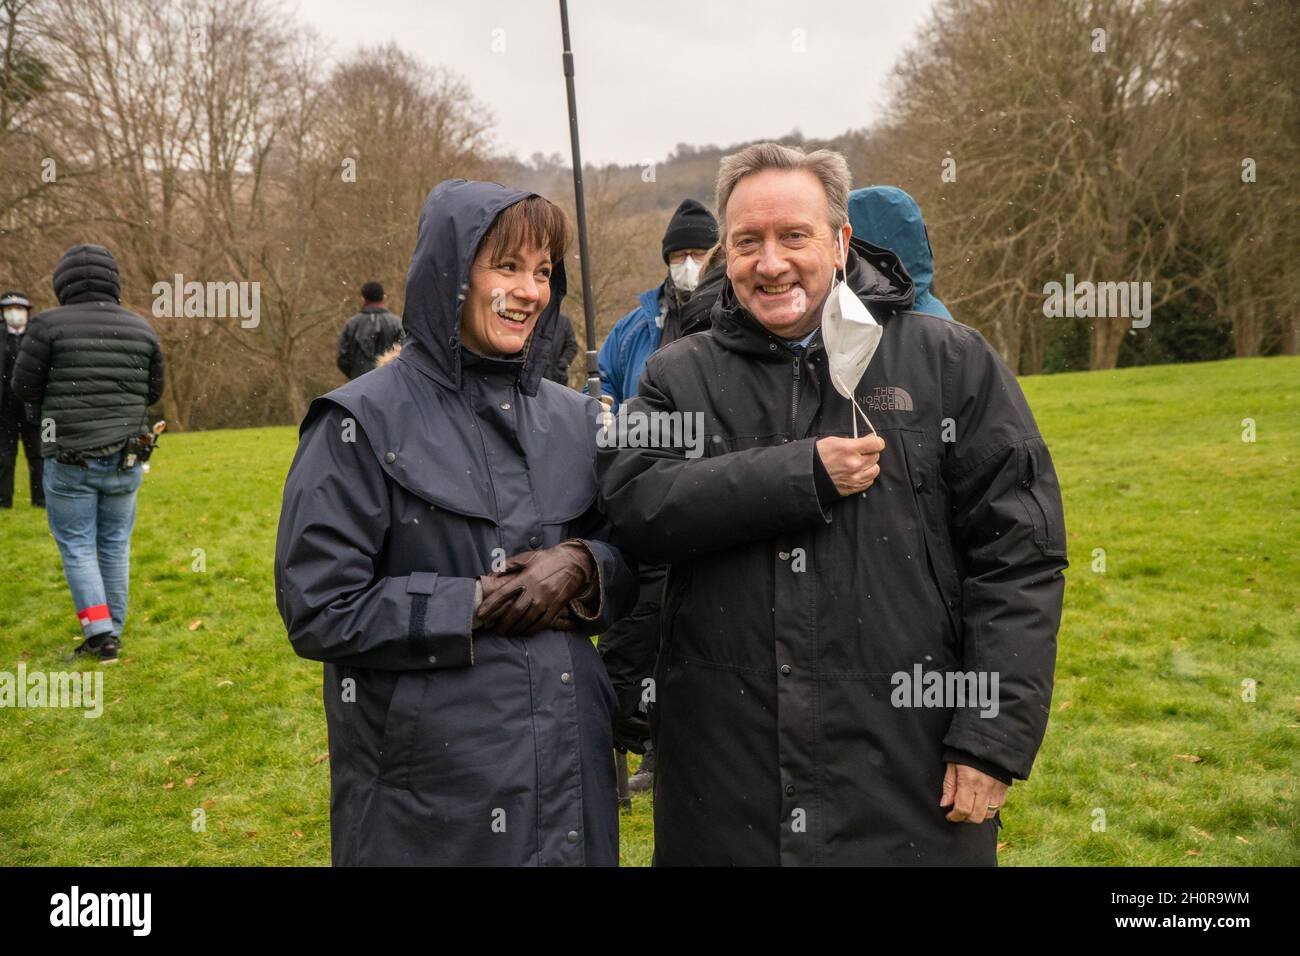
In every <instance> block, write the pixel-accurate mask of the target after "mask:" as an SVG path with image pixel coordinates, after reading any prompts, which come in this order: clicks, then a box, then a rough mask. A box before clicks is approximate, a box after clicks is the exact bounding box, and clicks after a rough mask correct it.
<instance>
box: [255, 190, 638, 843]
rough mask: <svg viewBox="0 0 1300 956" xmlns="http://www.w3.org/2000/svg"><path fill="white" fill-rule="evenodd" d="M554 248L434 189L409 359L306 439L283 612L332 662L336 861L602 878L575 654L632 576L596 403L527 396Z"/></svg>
mask: <svg viewBox="0 0 1300 956" xmlns="http://www.w3.org/2000/svg"><path fill="white" fill-rule="evenodd" d="M568 235H569V229H568V225H567V220H566V219H565V217H564V214H563V212H562V211H561V210H560V209H559V208H558V207H556V206H555V205H554V204H553V203H551V202H549V201H548V200H546V199H543V198H542V197H540V196H536V195H533V194H531V193H527V192H520V191H517V190H513V189H507V188H506V187H504V186H499V185H497V184H495V183H482V182H467V181H465V180H462V179H453V180H448V181H446V182H444V183H441V184H440V185H438V186H437V187H435V188H434V190H433V191H432V192H431V193H430V194H429V197H428V199H427V200H426V201H425V205H424V209H423V211H422V212H421V214H420V228H419V237H418V239H417V240H416V247H415V253H414V255H413V257H412V259H411V268H410V272H409V273H408V275H407V284H406V308H405V314H404V315H403V325H404V328H405V333H406V340H405V345H404V347H403V348H402V351H401V352H400V353H399V354H398V356H397V357H396V358H395V359H393V360H392V361H391V362H388V363H387V364H385V365H383V366H382V367H381V368H377V369H375V370H374V371H372V372H369V373H367V374H365V375H362V376H360V377H358V378H356V379H354V380H353V381H351V382H349V383H348V384H347V385H344V386H343V387H341V388H338V389H335V390H334V391H332V392H330V393H329V394H328V395H324V396H322V397H320V398H317V399H316V400H315V401H314V402H313V403H312V405H311V407H310V409H309V410H308V412H307V417H306V418H305V419H304V420H303V423H302V427H301V430H300V437H299V443H298V452H297V454H296V455H295V457H294V461H293V464H292V466H291V467H290V469H289V474H288V477H287V478H286V479H285V485H284V505H283V508H282V509H281V515H280V527H279V533H278V536H277V539H276V554H275V582H276V597H277V603H278V606H279V609H280V614H281V616H282V617H283V619H284V623H285V626H286V628H287V630H288V635H289V639H290V641H291V642H292V644H293V648H294V650H295V651H296V652H297V653H298V654H299V655H300V656H302V657H305V658H308V659H310V660H315V661H322V662H324V665H325V667H324V672H325V674H324V677H325V681H324V684H325V718H326V722H327V725H328V729H329V751H330V828H331V844H332V852H333V859H334V863H335V865H399V864H400V865H430V864H476V865H495V866H512V865H534V866H574V865H583V864H586V865H606V866H613V865H617V863H618V810H617V806H616V795H615V781H614V762H613V759H612V756H611V752H612V749H613V746H614V744H613V734H612V721H613V714H614V705H615V698H614V688H613V686H612V684H611V682H610V678H609V676H608V675H607V673H606V671H605V668H604V667H603V666H602V664H601V661H600V659H599V658H598V656H597V654H596V649H595V648H594V647H593V646H592V644H591V640H590V638H589V637H588V635H589V634H592V633H596V632H598V631H600V630H602V629H603V628H604V627H606V626H607V625H608V624H609V623H610V622H611V621H613V620H616V619H617V618H619V617H621V616H623V615H624V614H626V613H627V611H628V610H630V609H631V605H632V601H633V599H634V597H635V594H636V578H635V576H634V573H633V571H632V569H631V568H630V567H629V566H628V565H627V564H626V563H625V561H624V559H623V557H622V555H621V554H620V552H619V550H618V549H617V548H615V547H614V546H612V545H610V544H609V543H608V536H609V527H608V523H607V521H606V519H605V517H604V513H603V509H602V505H601V500H600V497H599V495H598V492H597V486H596V472H595V454H596V423H597V421H598V419H599V415H600V407H599V404H598V403H597V402H596V400H595V399H593V398H588V397H587V396H584V395H580V394H578V393H577V392H575V391H573V390H571V389H568V388H566V387H564V386H563V385H559V384H557V383H555V382H551V381H547V380H545V379H543V377H542V375H543V372H544V371H545V367H546V363H547V360H548V359H549V357H550V352H551V342H552V339H553V337H554V335H555V333H556V323H557V321H558V318H559V314H560V303H561V300H562V299H563V298H564V292H565V273H564V252H565V248H566V246H567V244H568Z"/></svg>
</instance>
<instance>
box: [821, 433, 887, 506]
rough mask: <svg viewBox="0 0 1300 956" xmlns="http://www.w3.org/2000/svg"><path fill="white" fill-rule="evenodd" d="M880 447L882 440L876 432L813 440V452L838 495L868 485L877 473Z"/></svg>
mask: <svg viewBox="0 0 1300 956" xmlns="http://www.w3.org/2000/svg"><path fill="white" fill-rule="evenodd" d="M884 449H885V440H884V439H883V438H881V437H880V436H879V435H867V436H866V437H865V438H821V439H818V441H817V454H818V455H819V456H821V460H822V464H823V465H824V466H825V467H826V473H827V474H828V475H830V476H831V481H833V482H835V490H836V491H838V492H839V493H840V495H841V497H843V496H844V495H852V494H856V493H858V492H859V491H866V490H867V489H868V488H870V487H871V486H872V484H873V483H874V482H875V480H876V477H877V476H878V475H879V474H880V465H879V464H877V462H879V460H880V453H881V452H882V451H884Z"/></svg>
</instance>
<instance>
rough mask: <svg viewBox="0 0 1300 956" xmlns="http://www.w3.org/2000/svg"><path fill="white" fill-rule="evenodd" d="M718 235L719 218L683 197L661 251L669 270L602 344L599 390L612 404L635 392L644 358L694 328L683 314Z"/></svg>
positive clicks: (645, 293) (615, 406)
mask: <svg viewBox="0 0 1300 956" xmlns="http://www.w3.org/2000/svg"><path fill="white" fill-rule="evenodd" d="M717 241H718V221H717V220H716V219H714V218H713V214H712V213H711V212H709V211H708V210H707V209H705V208H704V206H703V205H702V204H700V203H698V202H696V201H695V200H694V199H683V200H682V202H681V204H680V205H679V206H678V207H677V210H676V211H675V212H674V213H673V216H672V219H670V220H669V221H668V228H667V229H666V230H665V231H664V237H663V243H662V250H661V251H662V253H663V259H664V265H666V266H667V267H668V275H667V276H666V277H665V279H664V281H663V282H661V283H660V284H659V285H657V286H655V287H654V288H653V289H647V290H646V291H645V292H642V293H641V296H640V299H639V301H638V303H637V307H636V308H635V309H633V310H632V311H631V312H629V313H628V314H627V315H625V316H623V318H621V319H619V320H618V322H616V323H615V324H614V328H612V329H611V330H610V333H609V336H608V337H607V338H606V339H605V342H604V344H603V345H601V347H600V356H599V361H600V391H601V395H602V396H604V397H605V398H606V399H607V400H609V401H610V410H611V411H614V412H617V411H618V406H619V405H621V404H623V403H624V402H626V401H627V400H628V399H629V398H633V397H635V396H636V386H637V382H639V381H640V380H641V373H642V372H643V371H645V363H646V359H648V358H649V357H650V356H651V355H652V354H654V352H655V351H656V350H658V349H661V348H663V347H664V346H666V345H668V344H669V343H670V342H673V341H675V340H676V339H678V338H680V337H681V336H682V335H684V334H687V333H689V332H690V331H693V330H692V329H688V328H684V327H683V325H682V314H683V310H684V309H685V306H686V303H687V302H688V301H689V300H690V298H691V295H692V294H693V293H694V291H695V288H696V286H697V285H699V281H700V272H701V270H702V269H703V267H704V259H705V257H706V256H707V255H708V253H709V250H710V249H711V248H712V247H713V246H714V245H716V244H717Z"/></svg>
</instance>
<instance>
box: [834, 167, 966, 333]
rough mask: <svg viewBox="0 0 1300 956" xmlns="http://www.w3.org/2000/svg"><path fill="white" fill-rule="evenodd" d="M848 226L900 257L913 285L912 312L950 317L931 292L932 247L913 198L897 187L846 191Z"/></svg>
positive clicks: (918, 208)
mask: <svg viewBox="0 0 1300 956" xmlns="http://www.w3.org/2000/svg"><path fill="white" fill-rule="evenodd" d="M849 225H851V226H852V227H853V234H854V235H855V236H858V237H860V238H862V239H865V240H867V242H870V243H872V244H873V245H877V246H884V247H885V248H886V249H888V250H889V251H891V252H893V253H894V254H896V255H897V256H898V258H899V259H901V260H902V262H903V266H904V268H906V269H907V275H908V277H909V278H910V279H911V280H912V282H913V284H914V285H915V286H916V300H915V301H914V302H913V303H912V311H913V312H924V313H925V314H926V315H937V316H939V318H941V319H951V318H952V313H951V312H949V311H948V307H947V306H946V305H944V304H943V303H942V302H940V301H939V300H938V299H937V298H936V297H935V295H934V250H933V249H931V248H930V233H929V232H928V231H927V230H926V228H925V220H924V219H923V218H922V217H921V207H920V206H919V205H918V204H917V202H916V200H915V199H913V198H912V197H911V196H910V195H908V194H907V193H906V192H904V191H903V190H901V189H899V188H898V187H897V186H868V187H866V188H865V189H855V190H853V192H851V193H849Z"/></svg>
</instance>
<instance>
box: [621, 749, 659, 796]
mask: <svg viewBox="0 0 1300 956" xmlns="http://www.w3.org/2000/svg"><path fill="white" fill-rule="evenodd" d="M654 784H655V752H654V751H653V750H651V751H650V752H649V753H647V754H646V755H645V756H644V757H642V758H641V766H639V767H637V770H636V773H634V774H632V776H630V777H628V779H627V789H628V792H629V793H645V792H646V791H648V790H653V789H654Z"/></svg>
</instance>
